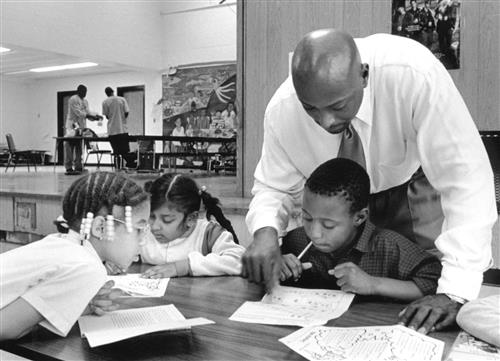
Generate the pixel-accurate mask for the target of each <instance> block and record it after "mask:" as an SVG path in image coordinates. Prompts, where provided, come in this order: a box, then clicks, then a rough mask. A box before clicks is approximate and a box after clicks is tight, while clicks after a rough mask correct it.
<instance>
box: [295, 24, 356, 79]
mask: <svg viewBox="0 0 500 361" xmlns="http://www.w3.org/2000/svg"><path fill="white" fill-rule="evenodd" d="M359 65H360V59H359V53H358V50H357V48H356V44H355V43H354V39H353V38H352V36H351V35H349V34H348V33H346V32H343V31H340V30H335V29H322V30H316V31H313V32H311V33H308V34H306V35H305V36H304V37H303V38H302V40H300V42H299V43H298V44H297V47H296V48H295V51H294V53H293V58H292V77H293V82H294V85H295V88H297V86H301V85H303V84H304V83H306V82H310V81H335V82H340V83H344V82H346V80H347V79H348V78H349V75H350V74H351V73H352V72H353V71H357V70H358V69H359Z"/></svg>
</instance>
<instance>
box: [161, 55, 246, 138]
mask: <svg viewBox="0 0 500 361" xmlns="http://www.w3.org/2000/svg"><path fill="white" fill-rule="evenodd" d="M162 86H163V97H162V104H163V135H177V136H181V135H186V136H210V137H214V136H215V137H217V136H222V137H232V136H234V135H235V134H236V130H237V129H238V121H237V115H236V108H235V106H234V102H235V100H236V64H235V63H231V64H223V65H216V66H203V67H194V68H180V69H178V70H177V71H175V73H174V74H164V75H163V77H162Z"/></svg>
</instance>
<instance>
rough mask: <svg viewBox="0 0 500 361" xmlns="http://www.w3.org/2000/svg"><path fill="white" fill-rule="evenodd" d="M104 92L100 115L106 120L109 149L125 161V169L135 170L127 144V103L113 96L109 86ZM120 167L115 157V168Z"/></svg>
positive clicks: (134, 163)
mask: <svg viewBox="0 0 500 361" xmlns="http://www.w3.org/2000/svg"><path fill="white" fill-rule="evenodd" d="M104 92H105V93H106V95H107V96H108V98H107V99H105V100H104V101H103V102H102V114H104V115H105V116H106V118H108V137H109V142H110V143H111V148H113V152H114V153H115V154H116V155H118V156H119V157H121V158H122V159H123V160H125V162H126V164H125V166H126V167H128V168H136V167H137V164H136V161H135V156H134V155H132V154H130V146H129V144H128V132H127V117H128V113H129V111H130V110H129V107H128V104H127V101H126V100H125V98H123V97H119V96H115V95H114V91H113V89H112V88H110V87H109V86H108V87H106V89H104ZM120 165H121V164H120V162H119V158H118V157H115V167H116V168H117V169H119V168H120Z"/></svg>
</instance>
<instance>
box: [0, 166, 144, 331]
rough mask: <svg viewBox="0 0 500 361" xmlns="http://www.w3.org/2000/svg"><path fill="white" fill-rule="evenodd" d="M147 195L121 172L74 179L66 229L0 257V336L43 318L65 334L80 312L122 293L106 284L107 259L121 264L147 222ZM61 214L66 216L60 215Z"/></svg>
mask: <svg viewBox="0 0 500 361" xmlns="http://www.w3.org/2000/svg"><path fill="white" fill-rule="evenodd" d="M149 207H150V204H149V195H148V193H146V192H144V190H143V189H142V188H141V187H140V186H138V185H137V184H136V183H134V182H132V181H131V180H129V179H127V178H125V177H124V176H122V175H119V174H115V173H108V172H96V173H91V174H88V175H86V176H84V177H82V178H79V179H77V180H76V181H75V182H74V183H73V184H72V185H71V186H70V188H69V189H68V190H67V192H66V194H65V196H64V200H63V217H62V218H59V220H60V222H61V223H62V222H64V223H65V226H66V227H60V228H59V229H66V231H67V233H56V234H51V235H48V236H47V237H45V238H44V239H42V240H40V241H38V242H33V243H31V244H29V245H26V246H23V247H18V248H16V249H14V250H11V251H9V252H6V253H3V254H1V255H0V275H1V279H2V282H1V285H0V294H1V295H2V297H0V319H1V320H2V322H1V323H0V340H6V339H15V338H19V337H21V336H22V335H24V334H26V333H28V332H30V330H31V329H32V328H33V327H34V326H36V325H37V324H40V325H42V326H44V327H45V328H47V329H49V330H50V331H52V332H54V333H56V334H58V335H60V336H66V335H67V334H68V332H69V331H70V329H71V328H72V327H73V324H74V323H75V322H76V321H77V319H78V318H79V317H80V315H82V314H83V313H92V312H93V313H96V314H102V313H104V312H105V311H111V310H114V309H116V308H117V307H118V306H117V304H116V303H114V301H113V300H114V299H115V298H116V297H118V296H120V295H122V293H121V291H120V290H116V289H115V290H113V291H112V290H111V287H112V286H113V283H112V281H111V282H107V283H105V282H106V273H107V272H106V268H105V267H104V265H103V262H105V261H109V262H112V263H113V264H115V265H117V266H119V267H121V268H123V269H126V268H128V266H129V265H130V264H131V263H132V261H133V260H134V259H135V258H137V256H138V254H139V242H140V240H141V239H142V236H143V234H144V233H145V232H146V230H147V228H148V227H149V224H148V219H149ZM63 219H64V220H66V221H63Z"/></svg>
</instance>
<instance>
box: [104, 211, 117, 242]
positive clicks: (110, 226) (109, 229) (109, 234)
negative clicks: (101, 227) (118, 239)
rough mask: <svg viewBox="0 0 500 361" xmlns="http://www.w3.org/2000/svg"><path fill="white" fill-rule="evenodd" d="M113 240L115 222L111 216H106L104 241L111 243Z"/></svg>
mask: <svg viewBox="0 0 500 361" xmlns="http://www.w3.org/2000/svg"><path fill="white" fill-rule="evenodd" d="M114 238H115V220H114V218H113V216H112V215H111V214H108V215H107V216H106V240H108V241H109V242H113V239H114Z"/></svg>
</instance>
